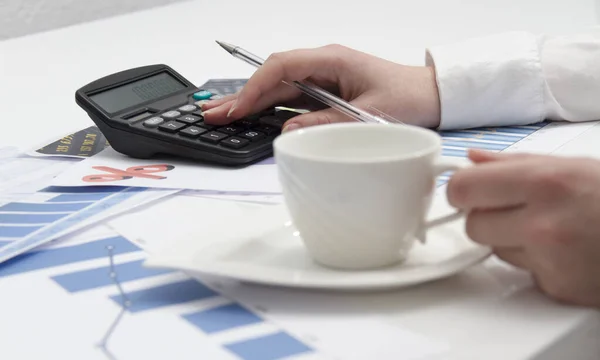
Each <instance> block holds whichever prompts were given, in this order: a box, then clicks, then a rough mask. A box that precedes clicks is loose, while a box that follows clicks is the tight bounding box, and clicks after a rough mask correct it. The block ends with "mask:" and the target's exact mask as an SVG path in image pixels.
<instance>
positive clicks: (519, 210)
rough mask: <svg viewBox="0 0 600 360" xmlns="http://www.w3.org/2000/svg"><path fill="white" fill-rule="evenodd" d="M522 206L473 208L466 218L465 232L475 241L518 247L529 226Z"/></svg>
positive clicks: (484, 243) (495, 245) (490, 244)
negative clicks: (497, 208) (487, 208)
mask: <svg viewBox="0 0 600 360" xmlns="http://www.w3.org/2000/svg"><path fill="white" fill-rule="evenodd" d="M526 211H527V210H526V208H525V207H524V206H520V207H515V208H508V209H499V210H473V211H471V212H470V213H469V214H468V216H467V220H466V225H465V226H466V232H467V235H468V236H469V238H470V239H471V240H473V241H475V242H477V243H480V244H483V245H489V246H492V247H519V246H522V245H523V244H524V241H525V239H524V234H526V233H528V232H527V227H528V226H529V222H528V219H529V218H530V216H528V214H526Z"/></svg>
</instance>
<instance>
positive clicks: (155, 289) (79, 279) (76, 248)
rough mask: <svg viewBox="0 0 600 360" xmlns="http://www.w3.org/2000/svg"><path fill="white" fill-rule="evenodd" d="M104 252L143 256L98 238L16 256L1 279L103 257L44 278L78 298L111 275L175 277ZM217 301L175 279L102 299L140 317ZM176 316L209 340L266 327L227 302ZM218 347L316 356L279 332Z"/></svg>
mask: <svg viewBox="0 0 600 360" xmlns="http://www.w3.org/2000/svg"><path fill="white" fill-rule="evenodd" d="M108 248H110V249H111V251H112V254H113V256H119V255H129V254H142V255H143V250H142V249H140V248H139V247H137V246H136V245H134V244H133V243H131V242H129V241H128V240H126V239H125V238H123V237H121V236H115V237H109V238H104V239H97V240H94V241H90V242H87V243H83V244H77V245H72V246H62V247H58V248H51V249H47V250H38V251H34V252H30V253H27V254H23V255H20V256H18V257H16V258H14V259H12V260H10V261H7V262H5V263H4V264H0V280H2V279H3V278H7V277H11V276H17V275H23V274H27V273H31V272H35V271H43V270H49V269H53V268H57V267H63V269H65V268H66V267H67V266H68V265H74V264H79V265H81V264H85V263H86V262H88V261H90V260H98V259H106V260H107V261H106V262H105V264H104V265H102V266H92V267H86V268H85V269H78V270H74V271H70V270H68V268H66V270H65V271H64V272H62V273H60V274H57V275H51V276H49V279H50V280H51V281H52V282H54V283H55V284H56V285H57V286H59V287H60V288H62V289H63V290H64V292H65V293H66V294H68V295H69V296H77V295H78V294H81V293H85V292H86V291H92V290H97V289H113V288H114V279H113V277H111V272H114V274H115V276H117V277H118V279H119V283H120V284H127V283H129V282H134V281H140V280H142V281H143V280H144V279H150V280H152V279H155V278H156V277H159V276H162V275H166V274H172V273H175V271H174V270H170V269H156V268H147V267H144V266H143V260H142V259H140V260H133V261H123V262H119V263H117V264H114V266H112V267H111V266H110V262H109V261H108V255H107V254H108V252H107V249H108ZM220 297H221V294H219V293H218V292H217V291H215V290H213V289H212V288H210V287H208V286H206V285H205V284H203V283H202V282H200V281H198V280H196V279H192V278H183V279H181V278H179V279H177V280H174V281H168V282H167V283H163V284H159V285H152V286H148V287H146V288H144V289H140V290H135V291H128V292H126V297H123V296H122V294H120V293H118V292H117V291H114V292H113V295H110V296H108V297H107V298H106V301H108V302H113V303H114V304H116V305H118V306H120V307H122V308H124V309H126V311H127V312H128V313H131V314H144V313H149V312H157V311H161V310H162V309H163V308H167V307H173V306H178V305H182V304H189V303H191V302H197V301H202V300H207V299H208V300H210V299H217V298H220ZM126 302H127V303H126ZM177 316H178V317H179V318H180V319H181V320H182V322H183V323H187V324H189V325H191V326H192V327H193V328H195V329H196V331H199V332H201V333H202V334H204V335H206V336H209V337H210V336H213V335H218V334H221V333H223V332H228V331H229V332H231V331H234V332H235V331H236V330H239V329H244V328H248V327H252V326H255V325H259V326H260V325H264V324H267V323H268V321H267V320H266V319H264V318H263V317H262V316H260V315H258V314H257V313H255V312H253V311H252V310H250V309H248V308H246V307H244V306H242V305H241V304H238V303H235V302H231V301H228V302H227V303H225V304H223V303H217V304H216V305H215V306H210V307H207V308H202V309H200V310H197V311H182V312H181V313H179V314H177ZM217 345H218V346H220V347H221V348H222V349H223V350H225V351H227V352H229V353H230V354H232V356H234V357H235V358H237V359H240V360H277V359H285V358H288V357H291V356H296V355H299V354H307V353H308V354H310V353H312V352H315V350H314V349H312V348H311V347H310V346H309V345H307V344H305V343H303V342H302V341H301V340H299V339H297V338H296V337H294V336H292V335H291V334H288V333H287V332H285V331H283V330H281V329H277V330H275V331H272V332H270V333H267V334H264V333H258V334H256V335H255V336H250V337H249V338H248V337H246V338H243V339H240V340H237V341H236V340H233V341H232V340H228V341H224V342H222V343H218V344H217Z"/></svg>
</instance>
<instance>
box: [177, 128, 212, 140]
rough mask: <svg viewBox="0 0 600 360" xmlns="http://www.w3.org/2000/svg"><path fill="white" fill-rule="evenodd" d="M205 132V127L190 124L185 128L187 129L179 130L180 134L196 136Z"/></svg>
mask: <svg viewBox="0 0 600 360" xmlns="http://www.w3.org/2000/svg"><path fill="white" fill-rule="evenodd" d="M205 132H206V129H203V128H200V127H197V126H190V127H189V128H185V129H183V130H181V131H180V132H179V134H181V136H185V137H191V138H195V137H197V136H200V134H203V133H205Z"/></svg>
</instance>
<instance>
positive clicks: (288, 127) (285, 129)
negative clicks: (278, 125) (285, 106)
mask: <svg viewBox="0 0 600 360" xmlns="http://www.w3.org/2000/svg"><path fill="white" fill-rule="evenodd" d="M297 129H300V125H298V124H296V123H292V124H289V125H286V126H284V127H283V129H282V130H281V132H288V131H293V130H297Z"/></svg>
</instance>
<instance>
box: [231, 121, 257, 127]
mask: <svg viewBox="0 0 600 360" xmlns="http://www.w3.org/2000/svg"><path fill="white" fill-rule="evenodd" d="M256 124H258V122H257V121H256V120H252V119H241V120H238V121H236V122H234V123H233V125H235V126H239V127H242V128H244V129H248V128H250V127H252V126H254V125H256Z"/></svg>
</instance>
